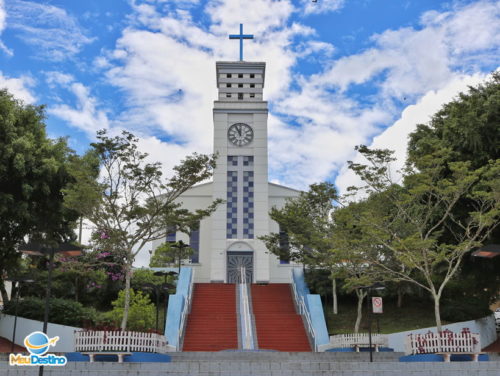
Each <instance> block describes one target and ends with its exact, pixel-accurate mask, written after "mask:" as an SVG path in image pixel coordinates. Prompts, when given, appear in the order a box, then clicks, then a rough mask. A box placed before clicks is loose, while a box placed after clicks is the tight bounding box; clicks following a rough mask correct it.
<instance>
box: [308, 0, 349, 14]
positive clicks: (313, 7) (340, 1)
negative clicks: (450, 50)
mask: <svg viewBox="0 0 500 376" xmlns="http://www.w3.org/2000/svg"><path fill="white" fill-rule="evenodd" d="M301 3H302V4H303V5H302V11H303V12H304V13H305V14H306V15H309V14H320V13H328V12H333V11H336V10H339V9H340V8H342V7H343V6H344V3H345V0H317V1H313V0H301Z"/></svg>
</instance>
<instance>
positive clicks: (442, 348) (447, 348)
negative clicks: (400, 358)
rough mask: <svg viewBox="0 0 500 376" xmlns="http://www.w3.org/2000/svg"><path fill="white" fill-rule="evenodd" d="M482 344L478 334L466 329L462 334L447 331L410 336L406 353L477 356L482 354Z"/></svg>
mask: <svg viewBox="0 0 500 376" xmlns="http://www.w3.org/2000/svg"><path fill="white" fill-rule="evenodd" d="M480 342H481V341H480V337H479V334H478V333H471V332H470V331H469V330H466V329H463V330H462V331H461V332H460V333H454V332H452V331H450V330H445V331H442V332H438V333H435V332H429V333H426V334H409V335H408V336H407V337H406V343H405V353H406V355H414V354H435V353H440V352H450V353H475V354H477V353H479V352H481V343H480Z"/></svg>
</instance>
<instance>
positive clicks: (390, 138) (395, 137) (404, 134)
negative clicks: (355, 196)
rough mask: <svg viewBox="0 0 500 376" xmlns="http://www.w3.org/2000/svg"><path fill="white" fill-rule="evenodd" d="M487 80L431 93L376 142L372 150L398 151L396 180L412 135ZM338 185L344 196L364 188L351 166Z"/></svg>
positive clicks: (468, 79) (473, 78)
mask: <svg viewBox="0 0 500 376" xmlns="http://www.w3.org/2000/svg"><path fill="white" fill-rule="evenodd" d="M485 78H486V76H485V75H483V74H474V75H470V76H457V77H455V78H454V79H453V80H451V81H450V82H448V83H447V84H446V85H445V86H444V87H443V88H441V89H439V90H431V91H429V92H427V93H426V94H425V95H423V96H422V97H421V98H420V99H419V100H418V102H417V103H416V104H414V105H410V106H408V107H406V108H405V110H404V111H403V112H402V114H401V117H400V118H399V119H398V120H397V121H395V122H394V124H392V125H391V126H390V127H388V128H387V129H386V130H384V131H383V132H382V133H381V134H379V135H378V136H376V137H375V138H374V139H373V141H372V142H371V144H370V145H369V146H370V147H371V148H376V149H390V150H394V152H395V153H394V156H395V157H396V159H397V160H396V161H395V162H394V163H392V165H391V170H392V172H393V174H392V176H393V178H394V179H395V180H397V179H398V177H399V176H400V175H399V174H398V173H397V171H399V170H400V169H401V168H402V167H403V165H404V162H405V160H406V151H407V143H408V135H409V134H410V133H411V132H413V131H414V130H415V129H416V126H417V124H426V123H428V122H429V121H430V120H431V117H432V115H434V114H435V113H436V112H437V111H438V110H439V109H440V108H441V107H442V106H443V105H444V104H445V103H448V102H450V101H451V100H453V99H454V98H455V97H456V96H457V95H458V93H460V92H464V91H466V90H467V88H468V87H469V86H477V85H478V84H479V83H480V82H482V81H484V79H485ZM349 154H351V157H350V159H352V160H353V161H355V162H356V163H366V161H365V160H364V158H363V157H362V156H361V155H360V154H355V153H354V152H351V153H349ZM335 183H336V185H337V187H338V188H339V191H340V192H342V193H346V190H347V188H348V187H350V186H355V185H357V186H359V185H361V180H360V179H359V178H358V177H357V176H356V175H355V174H354V173H353V172H352V171H351V170H349V169H348V168H347V166H343V168H342V170H341V171H340V173H339V176H338V177H337V179H336V181H335Z"/></svg>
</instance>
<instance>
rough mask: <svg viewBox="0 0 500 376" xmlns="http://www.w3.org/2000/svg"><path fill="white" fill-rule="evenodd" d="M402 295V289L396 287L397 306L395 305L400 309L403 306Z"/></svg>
mask: <svg viewBox="0 0 500 376" xmlns="http://www.w3.org/2000/svg"><path fill="white" fill-rule="evenodd" d="M403 295H404V292H403V289H402V288H401V286H398V304H397V307H398V308H401V307H402V306H403Z"/></svg>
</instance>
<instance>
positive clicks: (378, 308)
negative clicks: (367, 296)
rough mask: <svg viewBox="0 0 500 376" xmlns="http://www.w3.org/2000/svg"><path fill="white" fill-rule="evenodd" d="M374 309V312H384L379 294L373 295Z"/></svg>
mask: <svg viewBox="0 0 500 376" xmlns="http://www.w3.org/2000/svg"><path fill="white" fill-rule="evenodd" d="M372 309H373V313H383V307H382V298H381V297H379V296H372Z"/></svg>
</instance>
